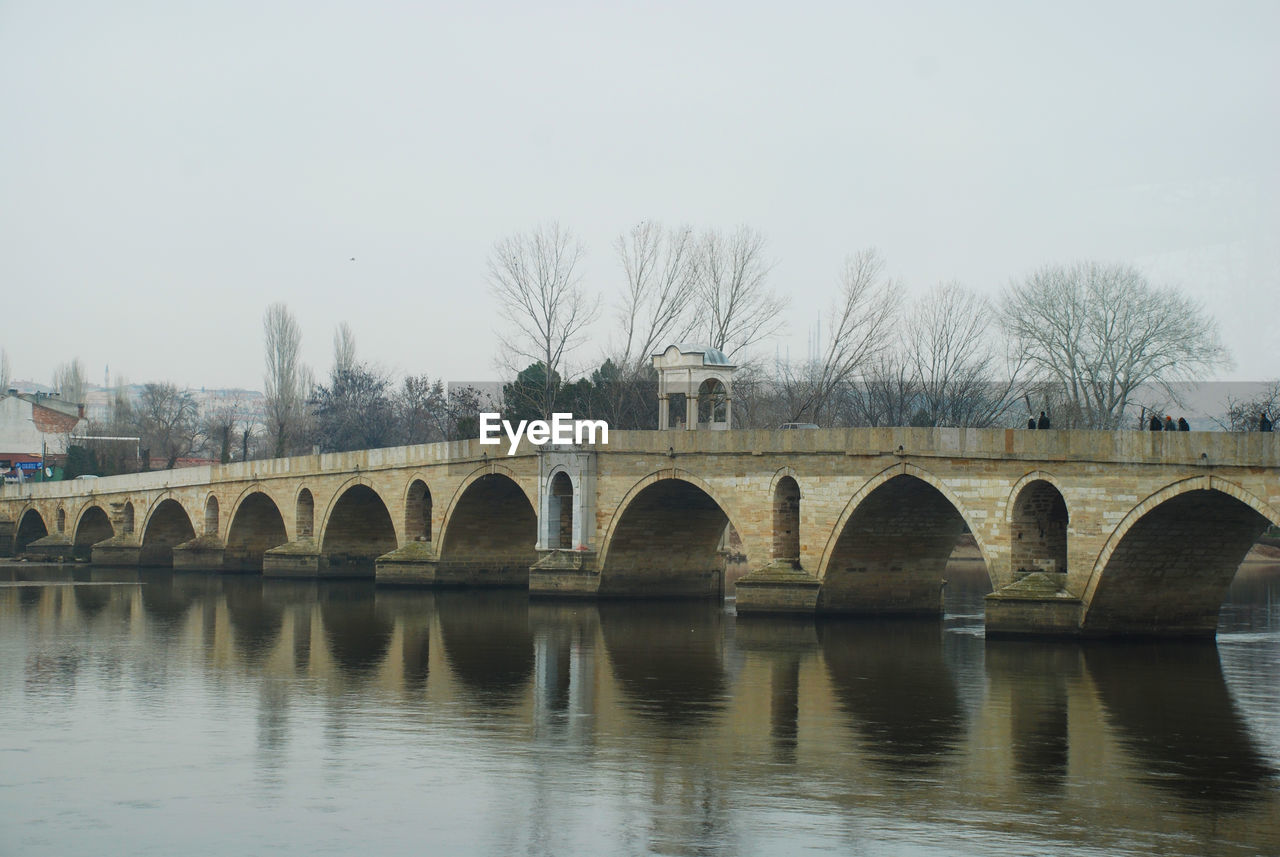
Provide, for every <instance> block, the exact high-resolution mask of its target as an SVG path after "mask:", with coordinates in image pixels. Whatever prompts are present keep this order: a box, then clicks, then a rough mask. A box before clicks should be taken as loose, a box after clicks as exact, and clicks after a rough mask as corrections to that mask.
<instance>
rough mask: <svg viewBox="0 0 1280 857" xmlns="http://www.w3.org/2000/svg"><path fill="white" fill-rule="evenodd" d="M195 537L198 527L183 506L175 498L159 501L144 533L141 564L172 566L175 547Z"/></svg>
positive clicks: (139, 553)
mask: <svg viewBox="0 0 1280 857" xmlns="http://www.w3.org/2000/svg"><path fill="white" fill-rule="evenodd" d="M195 537H196V530H195V527H193V526H192V525H191V518H190V517H188V516H187V510H186V509H184V508H182V504H181V503H179V502H178V501H177V500H174V499H172V498H167V499H164V500H161V501H160V504H159V505H158V506H156V508H155V511H154V512H152V513H151V517H150V518H149V519H148V520H147V528H146V531H145V532H143V534H142V550H141V551H139V552H138V565H143V566H170V567H172V565H173V548H174V546H175V545H180V544H182V543H183V542H189V541H191V540H192V539H194V538H195Z"/></svg>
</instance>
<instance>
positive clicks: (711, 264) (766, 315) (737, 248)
mask: <svg viewBox="0 0 1280 857" xmlns="http://www.w3.org/2000/svg"><path fill="white" fill-rule="evenodd" d="M701 244H702V246H701V247H700V253H699V277H698V290H697V292H698V293H697V305H698V315H699V324H698V328H699V330H700V331H701V332H702V333H703V335H704V336H705V338H706V343H705V344H707V345H710V346H711V347H712V348H718V349H720V350H721V351H723V352H724V353H725V355H726V356H728V357H729V359H730V360H732V359H733V358H734V356H735V355H737V354H739V353H740V352H742V351H743V350H744V349H746V348H749V347H750V346H752V345H753V344H755V343H756V342H759V341H760V340H761V339H764V338H765V337H768V336H771V335H773V334H774V333H777V332H778V331H779V330H781V329H782V326H783V319H782V310H783V309H784V308H785V307H786V305H787V301H786V299H785V298H781V297H778V296H777V295H776V294H774V293H773V291H772V290H771V289H770V288H769V285H768V278H769V271H770V270H771V269H772V267H773V266H772V264H771V263H770V262H769V261H768V260H767V259H766V258H765V240H764V236H763V235H761V234H760V233H759V232H757V231H755V230H754V229H751V228H750V227H748V226H742V227H740V228H739V229H738V230H737V231H736V232H734V233H733V234H732V235H722V234H720V233H719V232H716V231H715V230H709V231H707V232H706V233H705V234H704V235H703V237H702V242H701Z"/></svg>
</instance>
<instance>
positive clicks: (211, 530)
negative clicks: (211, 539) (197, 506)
mask: <svg viewBox="0 0 1280 857" xmlns="http://www.w3.org/2000/svg"><path fill="white" fill-rule="evenodd" d="M204 534H205V535H206V536H216V535H217V534H218V498H217V497H215V496H213V495H212V494H210V495H209V499H208V500H206V501H205V504H204Z"/></svg>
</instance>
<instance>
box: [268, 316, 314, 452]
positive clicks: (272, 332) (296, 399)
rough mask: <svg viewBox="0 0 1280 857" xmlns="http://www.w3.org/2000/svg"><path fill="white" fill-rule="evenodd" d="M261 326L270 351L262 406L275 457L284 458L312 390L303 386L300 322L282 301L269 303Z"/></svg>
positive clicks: (294, 439) (294, 437) (293, 438)
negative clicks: (300, 356)
mask: <svg viewBox="0 0 1280 857" xmlns="http://www.w3.org/2000/svg"><path fill="white" fill-rule="evenodd" d="M262 330H263V334H264V335H265V339H266V353H267V374H266V381H265V384H266V391H265V398H266V401H265V402H264V403H263V408H264V411H265V412H266V421H267V430H268V432H269V433H270V434H271V437H272V440H273V442H274V446H275V457H276V458H282V457H283V456H285V455H286V454H288V452H289V449H290V443H291V442H296V440H297V437H296V435H297V434H298V430H299V428H300V425H299V423H300V422H301V420H302V418H303V401H304V399H305V396H306V395H307V393H308V392H309V389H308V387H306V386H304V382H305V377H304V376H305V370H304V367H303V366H302V364H301V362H300V361H299V357H298V355H299V350H300V348H301V346H302V333H301V331H300V330H299V329H298V322H297V321H296V320H294V317H293V315H291V314H290V312H289V309H288V307H286V306H285V305H284V304H282V303H274V304H272V305H271V306H269V307H267V311H266V313H265V314H264V315H263V317H262Z"/></svg>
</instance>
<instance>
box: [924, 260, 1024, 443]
mask: <svg viewBox="0 0 1280 857" xmlns="http://www.w3.org/2000/svg"><path fill="white" fill-rule="evenodd" d="M994 312H995V311H994V310H993V309H992V307H991V305H990V304H989V303H988V302H987V300H986V299H985V298H983V297H981V296H979V295H976V294H974V293H973V292H971V291H969V290H967V289H965V288H964V287H963V286H961V285H960V284H959V283H946V284H943V285H940V286H938V287H937V288H935V289H933V290H932V291H930V292H929V293H928V294H926V295H925V296H924V297H923V298H921V300H920V301H918V302H917V303H916V305H915V307H914V308H913V310H912V312H911V313H910V315H909V316H908V317H907V323H906V340H907V348H906V357H907V362H908V365H909V367H910V369H911V372H912V375H913V378H914V381H915V385H916V387H917V389H918V391H919V398H920V402H919V407H920V409H921V410H922V411H923V412H924V416H925V418H927V420H928V423H929V425H935V426H938V425H951V426H976V427H985V426H990V425H994V424H996V423H998V422H1000V421H1001V420H1002V418H1003V417H1005V415H1006V414H1008V412H1009V411H1010V410H1012V409H1013V408H1014V407H1015V406H1016V405H1017V403H1018V402H1019V400H1021V398H1022V396H1023V393H1024V392H1025V391H1024V388H1023V384H1022V380H1023V376H1024V375H1025V371H1024V370H1025V365H1026V361H1025V359H1024V358H1022V356H1021V352H1020V351H1018V350H1017V349H1013V351H1012V353H1010V349H1009V348H1008V347H1007V346H1006V344H1005V343H1004V342H1003V341H1002V337H1000V336H999V335H998V331H996V330H993V329H992V328H993V327H994V325H993V318H994Z"/></svg>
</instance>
